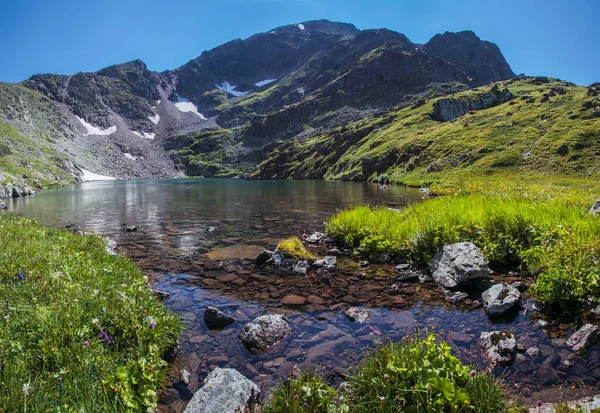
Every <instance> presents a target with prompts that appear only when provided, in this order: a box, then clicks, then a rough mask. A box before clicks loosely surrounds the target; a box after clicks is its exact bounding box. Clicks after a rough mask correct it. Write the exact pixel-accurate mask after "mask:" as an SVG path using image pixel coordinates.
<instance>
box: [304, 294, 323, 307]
mask: <svg viewBox="0 0 600 413" xmlns="http://www.w3.org/2000/svg"><path fill="white" fill-rule="evenodd" d="M306 301H308V302H309V303H310V304H315V305H324V304H325V300H323V299H322V298H321V297H317V296H316V295H309V296H308V297H307V298H306Z"/></svg>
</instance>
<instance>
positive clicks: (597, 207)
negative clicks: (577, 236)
mask: <svg viewBox="0 0 600 413" xmlns="http://www.w3.org/2000/svg"><path fill="white" fill-rule="evenodd" d="M590 214H593V215H598V214H600V199H597V200H596V202H594V205H592V207H591V208H590Z"/></svg>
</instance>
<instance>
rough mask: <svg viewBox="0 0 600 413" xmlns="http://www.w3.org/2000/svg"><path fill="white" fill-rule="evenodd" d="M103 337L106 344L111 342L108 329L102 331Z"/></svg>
mask: <svg viewBox="0 0 600 413" xmlns="http://www.w3.org/2000/svg"><path fill="white" fill-rule="evenodd" d="M102 338H103V339H104V344H110V338H109V337H108V334H107V333H106V331H103V332H102Z"/></svg>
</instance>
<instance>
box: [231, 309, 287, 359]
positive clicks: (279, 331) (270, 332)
mask: <svg viewBox="0 0 600 413" xmlns="http://www.w3.org/2000/svg"><path fill="white" fill-rule="evenodd" d="M291 333H292V328H291V327H290V324H289V321H288V319H287V318H286V317H285V316H283V315H280V314H274V315H263V316H260V317H258V318H256V319H254V320H252V321H251V322H249V323H248V324H246V325H245V326H244V329H243V330H242V332H241V333H240V334H239V335H238V337H239V339H240V340H241V341H242V343H243V344H244V346H245V347H246V348H247V349H248V351H250V352H251V353H258V352H259V351H263V350H265V349H267V348H268V347H270V346H272V345H273V344H275V343H277V342H278V341H279V340H281V339H283V338H284V337H286V336H288V335H289V334H291Z"/></svg>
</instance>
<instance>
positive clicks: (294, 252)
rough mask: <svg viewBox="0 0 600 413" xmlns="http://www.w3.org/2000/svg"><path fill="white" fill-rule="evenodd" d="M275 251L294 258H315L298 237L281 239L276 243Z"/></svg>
mask: <svg viewBox="0 0 600 413" xmlns="http://www.w3.org/2000/svg"><path fill="white" fill-rule="evenodd" d="M277 252H280V253H281V254H283V255H285V256H286V257H289V258H295V259H297V260H315V259H317V256H316V255H315V254H313V253H312V252H310V251H308V250H307V249H306V247H304V244H303V243H302V241H301V240H300V239H299V238H298V237H291V238H288V239H285V240H283V241H281V242H280V243H279V244H278V245H277Z"/></svg>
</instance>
